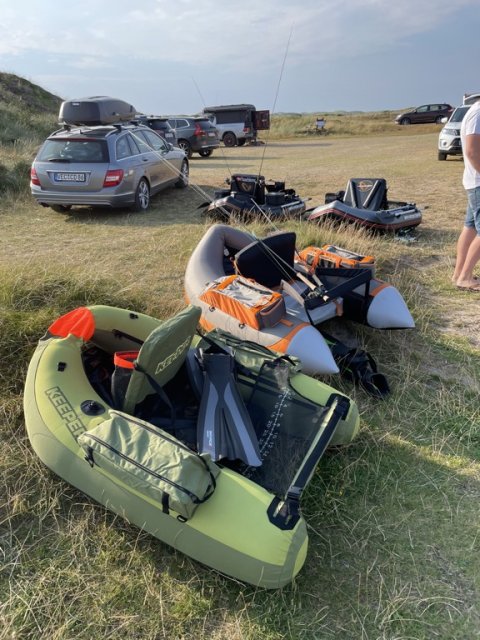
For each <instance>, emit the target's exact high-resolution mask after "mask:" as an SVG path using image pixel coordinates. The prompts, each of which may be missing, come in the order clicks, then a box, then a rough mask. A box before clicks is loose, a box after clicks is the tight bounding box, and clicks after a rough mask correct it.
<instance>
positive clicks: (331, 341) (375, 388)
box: [322, 331, 390, 399]
mask: <svg viewBox="0 0 480 640" xmlns="http://www.w3.org/2000/svg"><path fill="white" fill-rule="evenodd" d="M322 335H323V337H324V338H325V340H326V341H327V343H328V346H329V347H330V351H331V352H332V355H333V357H334V360H335V362H336V363H337V365H338V368H339V369H340V372H341V373H342V375H344V376H345V377H347V378H348V379H350V380H352V381H353V382H355V383H358V384H360V385H361V386H362V387H363V388H364V389H365V391H366V392H367V393H369V394H370V395H371V396H373V397H374V398H380V399H383V398H385V397H386V396H387V395H388V394H389V393H390V385H389V384H388V381H387V378H386V377H385V376H384V374H383V373H379V371H378V369H377V363H376V362H375V360H374V359H373V357H372V356H371V355H370V354H369V353H368V351H365V350H363V349H359V348H358V347H353V348H350V347H347V346H346V345H345V344H343V343H342V342H340V341H339V340H337V339H336V338H334V337H333V336H330V335H328V334H327V333H324V332H323V331H322Z"/></svg>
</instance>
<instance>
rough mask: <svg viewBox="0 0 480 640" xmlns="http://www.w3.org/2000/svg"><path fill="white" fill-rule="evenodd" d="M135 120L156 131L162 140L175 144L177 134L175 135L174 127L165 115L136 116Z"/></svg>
mask: <svg viewBox="0 0 480 640" xmlns="http://www.w3.org/2000/svg"><path fill="white" fill-rule="evenodd" d="M135 121H136V122H138V123H139V124H144V125H146V126H147V127H150V129H153V130H154V131H156V132H157V133H158V135H159V136H162V138H163V139H164V140H166V141H167V142H170V144H173V145H174V146H175V147H177V146H178V144H177V136H176V135H175V129H174V128H173V127H172V126H171V125H170V123H169V122H168V118H167V117H166V116H143V115H142V116H137V117H136V118H135Z"/></svg>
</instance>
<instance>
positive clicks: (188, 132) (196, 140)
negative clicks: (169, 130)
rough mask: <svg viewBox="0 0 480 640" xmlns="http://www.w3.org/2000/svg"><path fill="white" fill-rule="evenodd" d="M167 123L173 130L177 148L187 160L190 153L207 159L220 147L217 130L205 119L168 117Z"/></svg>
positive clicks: (190, 155)
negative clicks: (182, 151)
mask: <svg viewBox="0 0 480 640" xmlns="http://www.w3.org/2000/svg"><path fill="white" fill-rule="evenodd" d="M168 122H169V124H170V126H172V127H173V128H174V129H175V134H176V136H177V146H179V147H180V149H183V150H184V151H185V154H186V156H187V157H188V158H191V157H192V153H198V154H200V155H201V156H202V157H204V158H207V157H208V156H211V155H212V153H213V150H214V149H218V147H219V146H220V139H219V137H218V131H217V128H216V127H215V126H214V125H213V124H212V123H211V122H210V120H209V119H208V118H207V117H200V118H198V117H192V116H169V118H168Z"/></svg>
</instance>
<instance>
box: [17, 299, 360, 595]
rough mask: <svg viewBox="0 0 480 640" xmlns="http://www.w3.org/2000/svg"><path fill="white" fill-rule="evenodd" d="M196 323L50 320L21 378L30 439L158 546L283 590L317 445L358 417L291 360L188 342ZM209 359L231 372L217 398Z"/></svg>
mask: <svg viewBox="0 0 480 640" xmlns="http://www.w3.org/2000/svg"><path fill="white" fill-rule="evenodd" d="M199 317H200V309H198V308H195V307H189V308H188V309H186V310H185V311H183V312H181V313H180V314H178V315H177V316H175V317H174V318H172V319H170V320H168V321H166V322H160V321H159V320H156V319H155V318H152V317H149V316H146V315H143V314H141V313H136V312H133V311H129V310H125V309H117V308H112V307H106V306H93V307H82V308H79V309H76V310H74V311H72V312H70V313H68V314H66V315H65V316H62V317H61V318H59V319H58V320H56V321H55V322H54V323H53V324H52V325H51V326H50V327H49V330H48V332H47V334H46V335H45V336H44V337H43V338H42V339H41V340H40V342H39V345H38V347H37V349H36V351H35V353H34V355H33V358H32V360H31V362H30V366H29V369H28V374H27V379H26V386H25V399H24V409H25V421H26V428H27V432H28V437H29V439H30V442H31V445H32V447H33V449H34V451H35V452H36V453H37V455H38V456H39V458H40V459H41V460H42V461H43V462H44V463H45V465H46V466H47V467H49V468H50V469H51V470H52V471H53V472H55V473H56V474H58V475H59V476H60V477H61V478H63V479H64V480H66V481H67V482H69V483H70V484H72V485H73V486H74V487H76V488H77V489H79V490H80V491H82V492H83V493H85V494H87V495H88V496H90V497H91V498H93V499H94V500H96V501H97V502H99V503H101V504H102V505H104V506H105V507H106V508H108V509H110V510H111V511H114V512H115V513H117V514H120V515H121V516H123V517H125V518H127V519H128V520H129V521H130V522H132V523H134V524H136V525H138V526H139V527H141V528H142V529H144V530H146V531H148V532H149V533H151V534H152V535H153V536H155V537H156V538H158V539H159V540H162V541H164V542H166V543H167V544H169V545H171V546H172V547H174V548H175V549H177V550H179V551H182V552H183V553H185V554H187V555H189V556H191V557H192V558H194V559H196V560H198V561H199V562H202V563H204V564H205V565H208V566H209V567H211V568H213V569H215V570H217V571H219V572H222V573H224V574H227V575H229V576H233V577H234V578H236V579H239V580H242V581H245V582H248V583H251V584H253V585H257V586H261V587H266V588H277V587H281V586H283V585H285V584H287V583H288V582H289V581H291V580H292V579H293V578H294V576H295V575H296V574H297V573H298V571H299V570H300V569H301V567H302V565H303V563H304V561H305V557H306V553H307V540H308V536H307V530H306V525H305V521H304V519H303V517H302V515H301V513H300V511H299V500H300V496H301V493H302V491H303V489H304V488H305V487H306V486H307V484H308V482H309V481H310V478H311V477H312V475H313V473H314V471H315V468H316V466H317V464H318V462H319V460H320V458H321V457H322V455H323V453H324V451H325V449H326V447H327V446H329V445H331V444H335V445H338V444H342V443H348V442H350V441H351V440H352V438H353V437H354V436H355V434H356V433H357V430H358V426H359V417H358V411H357V408H356V406H355V404H354V403H353V402H352V401H351V400H349V399H348V398H347V397H346V396H344V395H342V394H339V393H337V392H336V391H334V390H333V389H332V388H331V387H328V386H327V385H325V384H322V383H321V382H319V381H317V380H314V379H313V378H310V377H308V376H306V375H304V374H302V373H300V372H299V371H298V366H297V365H296V364H295V363H294V362H292V361H290V360H287V359H285V358H278V357H276V356H275V355H274V354H272V353H271V352H269V351H268V350H262V349H261V348H259V347H258V346H256V345H252V344H250V345H247V344H245V343H242V342H241V341H239V340H236V339H235V338H233V337H229V336H226V335H223V334H222V333H221V332H218V331H217V332H212V333H210V334H208V335H207V336H206V337H204V338H200V337H198V336H196V334H195V330H196V327H197V322H198V319H199ZM217 356H218V360H219V361H220V362H221V363H224V362H227V364H228V363H229V362H230V363H231V362H232V361H234V363H235V366H234V367H233V368H232V369H230V370H229V371H228V372H227V374H226V376H225V377H226V378H228V380H230V383H231V384H230V385H223V386H222V388H221V389H220V387H218V386H216V384H215V382H213V383H212V381H211V380H210V379H209V373H210V370H211V369H212V364H213V365H215V362H216V358H217ZM222 366H223V364H222ZM229 366H230V365H229ZM218 371H219V370H217V373H218ZM232 389H233V391H234V392H235V393H236V394H237V395H236V396H234V395H232ZM215 394H217V395H215ZM222 395H223V396H224V397H222ZM222 402H223V403H225V402H227V405H225V404H224V405H222ZM242 403H243V404H242ZM219 406H224V407H227V406H228V409H229V411H230V417H229V420H230V422H228V420H227V418H226V417H225V416H226V413H227V410H226V409H225V411H222V412H219V411H217V408H218V407H219ZM242 407H243V408H242ZM235 411H236V412H237V413H236V414H235ZM232 416H233V420H234V422H233V423H232V422H231V420H232ZM224 419H225V422H222V421H223V420H224ZM248 420H250V424H249V427H248V428H249V429H250V433H249V438H250V439H249V440H248V439H245V438H243V436H245V434H246V431H245V430H243V431H241V429H240V425H241V424H244V423H245V422H246V421H247V422H248ZM222 434H223V435H222ZM220 435H222V437H223V441H221V438H220ZM217 436H218V442H217V441H216V438H217ZM242 438H243V439H242ZM225 439H226V440H229V442H228V443H227V444H225ZM239 443H240V444H239ZM249 447H250V449H251V450H250V451H249ZM212 451H216V453H215V460H216V461H215V462H214V461H212ZM232 451H234V452H235V453H233V454H232ZM252 452H253V453H252ZM255 452H258V453H259V459H258V458H256V456H255V455H254V453H255ZM237 455H238V459H237V458H236V456H237ZM252 456H253V457H252Z"/></svg>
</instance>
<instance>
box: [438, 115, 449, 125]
mask: <svg viewBox="0 0 480 640" xmlns="http://www.w3.org/2000/svg"><path fill="white" fill-rule="evenodd" d="M440 122H441V123H442V124H446V123H447V122H448V117H447V116H445V117H444V118H442V119H441V121H440Z"/></svg>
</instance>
